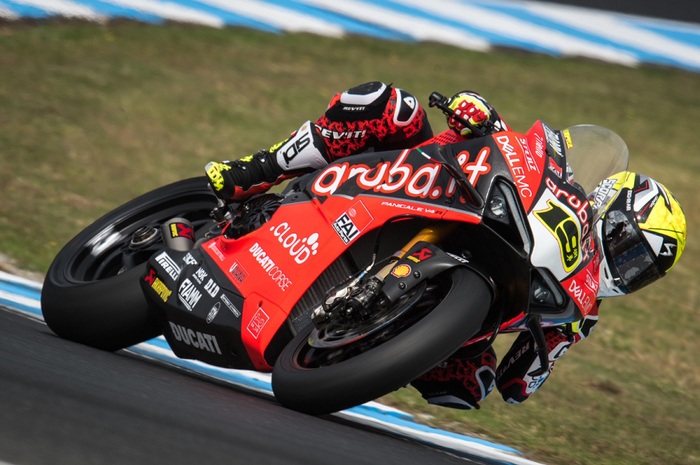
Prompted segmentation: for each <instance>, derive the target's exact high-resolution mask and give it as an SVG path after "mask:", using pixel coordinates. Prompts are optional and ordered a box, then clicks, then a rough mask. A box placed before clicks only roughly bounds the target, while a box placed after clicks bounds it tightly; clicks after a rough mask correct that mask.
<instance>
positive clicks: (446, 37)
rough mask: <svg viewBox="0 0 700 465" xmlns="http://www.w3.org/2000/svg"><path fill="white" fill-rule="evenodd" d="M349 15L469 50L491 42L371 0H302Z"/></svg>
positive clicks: (413, 35)
mask: <svg viewBox="0 0 700 465" xmlns="http://www.w3.org/2000/svg"><path fill="white" fill-rule="evenodd" d="M299 1H301V2H302V3H306V4H308V5H313V6H317V7H319V8H323V9H325V10H328V11H334V12H336V13H340V14H343V15H346V16H350V17H352V18H355V19H359V20H360V21H364V22H366V23H371V24H376V25H379V26H382V27H384V28H387V29H391V30H394V31H398V32H401V33H403V34H407V35H409V36H411V37H413V38H415V39H416V40H424V41H433V42H440V43H443V44H448V45H454V46H455V47H460V48H465V49H469V50H478V51H487V50H489V48H490V46H489V43H488V42H487V41H486V40H484V39H482V38H480V37H477V36H475V35H473V34H469V33H467V32H464V31H462V30H460V29H458V28H454V27H449V26H445V25H443V24H439V23H436V22H435V21H430V20H427V19H423V18H419V17H417V16H412V15H408V14H404V13H400V12H397V11H395V10H390V9H388V8H382V7H379V6H376V5H373V4H372V3H369V2H361V1H357V0H343V1H339V0H299Z"/></svg>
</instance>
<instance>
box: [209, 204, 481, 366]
mask: <svg viewBox="0 0 700 465" xmlns="http://www.w3.org/2000/svg"><path fill="white" fill-rule="evenodd" d="M407 209H408V210H410V211H411V213H412V214H417V215H421V216H424V217H427V218H434V219H439V218H441V217H442V216H443V215H445V213H446V211H447V210H446V209H443V208H439V207H435V208H433V207H431V206H429V205H426V204H423V203H413V202H410V201H406V200H393V199H392V198H390V197H368V196H362V195H360V196H357V197H356V198H348V197H345V196H332V197H330V198H328V200H326V202H324V203H323V204H321V203H320V202H319V201H318V200H314V201H309V202H305V203H299V204H291V205H285V206H282V207H280V208H279V210H278V211H277V212H276V213H275V215H274V216H273V218H272V220H271V221H270V222H268V223H266V224H265V225H264V226H263V227H262V228H260V229H259V230H257V231H255V232H253V233H251V234H248V235H247V236H244V237H242V238H240V239H238V240H235V239H226V238H223V237H219V238H217V239H214V240H212V241H211V242H210V243H209V244H207V246H205V250H206V251H207V253H208V254H209V255H210V256H211V257H212V259H213V260H214V262H216V263H217V264H218V265H219V266H220V267H221V269H222V270H223V271H224V272H226V273H227V274H228V276H229V278H230V279H231V281H232V282H233V283H234V284H235V285H236V287H237V288H238V290H239V291H240V292H241V294H242V295H243V297H244V299H245V304H244V307H243V315H242V321H241V328H242V331H241V332H242V338H243V343H244V344H245V347H246V349H247V350H248V353H249V355H250V357H251V359H252V360H253V363H254V364H255V366H256V368H257V369H259V370H261V371H270V370H272V367H270V366H269V365H268V364H267V363H266V362H265V359H264V356H263V354H264V352H265V348H266V347H267V346H268V344H269V343H270V341H271V340H272V338H273V336H274V335H275V333H276V332H277V330H278V329H279V327H280V326H281V325H282V324H283V323H284V321H285V320H286V318H287V317H288V315H289V313H290V312H291V310H292V308H293V307H294V305H295V304H296V302H297V301H298V300H299V299H300V298H301V297H302V295H303V294H304V293H305V292H306V290H307V289H308V288H309V287H310V286H311V284H313V282H314V281H315V280H316V278H317V277H318V276H319V275H320V274H321V272H322V271H323V270H325V269H326V268H328V266H330V264H331V263H332V262H333V261H334V260H335V259H336V258H337V257H338V256H340V254H342V253H343V252H344V251H345V250H346V249H347V248H348V247H349V246H350V245H352V243H353V242H354V241H355V240H356V239H357V238H358V237H360V236H361V235H362V234H364V233H366V232H367V231H369V230H371V229H374V228H376V227H379V226H380V225H381V224H383V223H385V222H386V221H388V220H389V219H390V218H392V217H395V216H398V215H401V214H403V213H405V212H406V210H407ZM461 220H462V221H469V222H478V221H480V218H479V217H478V216H476V215H469V214H464V215H462V217H461ZM241 270H244V271H243V272H241ZM241 276H244V278H243V279H240V277H241Z"/></svg>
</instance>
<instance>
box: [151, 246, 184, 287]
mask: <svg viewBox="0 0 700 465" xmlns="http://www.w3.org/2000/svg"><path fill="white" fill-rule="evenodd" d="M156 262H158V264H159V265H160V266H161V267H163V270H165V272H166V273H168V274H169V275H170V277H171V278H173V281H177V278H179V277H180V271H181V270H180V267H179V266H177V263H175V260H173V259H172V258H170V255H168V254H167V253H166V252H163V253H161V254H160V255H157V256H156Z"/></svg>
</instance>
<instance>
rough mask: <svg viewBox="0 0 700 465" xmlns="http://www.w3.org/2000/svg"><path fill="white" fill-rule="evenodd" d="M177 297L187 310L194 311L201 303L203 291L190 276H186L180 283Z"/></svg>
mask: <svg viewBox="0 0 700 465" xmlns="http://www.w3.org/2000/svg"><path fill="white" fill-rule="evenodd" d="M177 297H178V299H180V302H182V304H183V305H184V306H185V307H186V308H187V310H189V311H192V310H193V309H194V308H195V307H196V306H197V303H199V299H201V298H202V293H201V292H200V291H199V289H197V287H196V286H195V285H194V283H193V282H192V281H190V280H189V278H186V279H185V280H183V281H182V284H180V289H179V290H178V294H177Z"/></svg>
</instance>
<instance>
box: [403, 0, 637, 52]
mask: <svg viewBox="0 0 700 465" xmlns="http://www.w3.org/2000/svg"><path fill="white" fill-rule="evenodd" d="M398 3H402V4H404V5H408V6H411V7H413V8H417V9H420V10H423V11H425V12H427V13H432V14H435V15H439V16H442V17H444V18H446V19H450V20H452V21H456V22H459V23H462V24H464V25H467V26H471V27H475V28H482V29H487V30H489V31H491V32H493V33H495V34H499V35H501V36H504V37H510V38H512V39H517V40H521V41H523V42H528V43H530V44H533V45H536V46H540V47H543V48H545V49H550V50H557V51H559V52H560V53H563V54H565V55H577V56H584V57H588V58H595V59H598V60H604V61H609V62H614V63H620V64H624V65H627V66H634V65H636V64H638V60H637V59H636V58H635V57H634V55H632V54H631V53H627V52H623V51H620V50H617V49H615V48H614V47H612V46H604V45H599V44H595V43H593V42H590V41H587V40H584V39H579V38H576V37H573V36H571V35H568V34H565V33H563V32H560V31H556V30H553V29H549V28H547V27H543V26H538V25H536V24H532V23H530V22H528V21H523V20H519V19H517V18H514V17H513V16H510V15H508V14H505V13H497V12H494V11H492V10H489V9H485V8H479V7H478V6H476V5H474V4H469V5H466V4H464V3H462V2H459V1H455V0H432V1H430V2H425V1H424V0H398Z"/></svg>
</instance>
